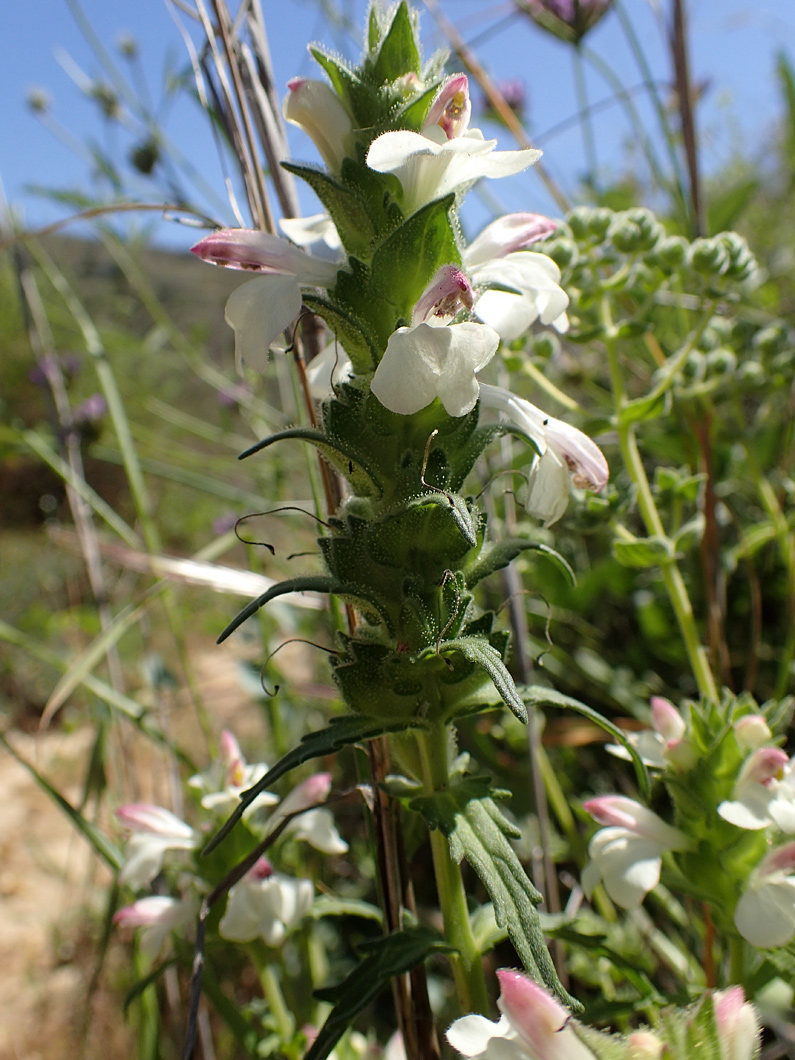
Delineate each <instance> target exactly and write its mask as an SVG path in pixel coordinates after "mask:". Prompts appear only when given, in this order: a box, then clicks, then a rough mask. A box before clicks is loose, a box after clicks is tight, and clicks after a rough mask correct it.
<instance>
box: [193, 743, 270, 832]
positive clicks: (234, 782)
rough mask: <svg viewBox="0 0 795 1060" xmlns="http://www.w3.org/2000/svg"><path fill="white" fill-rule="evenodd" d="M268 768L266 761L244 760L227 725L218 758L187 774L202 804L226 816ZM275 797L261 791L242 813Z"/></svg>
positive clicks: (268, 802) (266, 804) (254, 809)
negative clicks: (204, 768)
mask: <svg viewBox="0 0 795 1060" xmlns="http://www.w3.org/2000/svg"><path fill="white" fill-rule="evenodd" d="M267 772H268V766H267V764H266V763H265V762H254V763H248V762H246V760H245V758H244V757H243V752H242V751H241V750H240V745H239V744H238V742H237V739H236V738H235V736H234V734H233V733H232V732H230V731H229V729H224V730H223V732H222V733H221V739H220V746H219V756H218V758H217V759H216V760H215V762H213V763H212V765H211V766H210V767H209V769H206V770H205V771H204V772H203V773H196V774H195V775H194V776H192V777H190V778H189V779H188V785H189V787H191V788H194V789H195V790H196V791H199V792H201V804H202V806H203V807H204V808H205V810H213V811H214V812H215V813H219V814H222V815H223V816H226V815H227V814H230V813H232V811H233V810H234V809H235V808H236V806H237V805H238V803H239V802H240V796H241V795H242V794H243V793H244V792H245V791H248V789H249V788H253V787H254V785H255V784H256V783H257V781H259V780H261V779H262V777H264V776H265V774H266V773H267ZM278 801H279V797H278V795H274V794H273V792H270V791H262V792H260V794H259V795H258V796H257V797H256V798H255V799H254V801H253V802H252V803H251V804H250V805H249V806H247V807H246V810H245V814H244V816H246V817H248V816H250V815H251V814H252V813H256V812H257V810H260V809H262V808H263V807H265V806H275V805H276V803H277V802H278Z"/></svg>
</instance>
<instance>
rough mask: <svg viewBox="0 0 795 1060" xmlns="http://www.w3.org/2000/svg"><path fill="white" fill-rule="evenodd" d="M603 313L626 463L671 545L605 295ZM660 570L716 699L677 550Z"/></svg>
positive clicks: (704, 687) (690, 650)
mask: <svg viewBox="0 0 795 1060" xmlns="http://www.w3.org/2000/svg"><path fill="white" fill-rule="evenodd" d="M601 315H602V323H603V325H604V329H605V345H606V347H607V355H608V362H609V366H610V378H611V380H612V385H613V402H614V407H615V413H616V423H617V427H618V439H619V444H620V446H621V456H622V457H623V460H624V466H625V467H626V469H627V472H628V474H629V477H630V479H631V481H632V483H633V485H634V486H635V490H636V494H637V499H638V509H639V510H640V514H641V517H642V519H643V522H644V524H645V526H646V531H647V533H648V534H649V535H650V536H651V537H656V538H658V539H659V540H660V541H664V542H666V543H668V544H670V542H669V538H668V535H667V534H666V532H665V528H664V527H663V524H662V519H661V518H660V513H659V512H658V511H657V505H656V504H655V502H654V495H653V494H652V491H651V486H650V485H649V480H648V478H647V477H646V470H645V468H644V467H643V461H642V460H641V456H640V451H639V449H638V441H637V438H636V436H635V424H634V423H632V422H627V421H626V420H624V419H623V418H622V416H621V411H622V408H623V405H624V399H625V395H626V390H625V387H624V380H623V376H622V374H621V365H620V363H619V360H618V341H617V337H616V329H615V327H614V325H613V319H612V314H611V311H610V303H609V301H608V299H607V297H603V298H602V303H601ZM660 570H661V573H662V576H663V581H664V583H665V588H666V591H667V593H668V598H669V600H670V601H671V606H672V607H673V609H674V614H675V615H676V620H677V623H678V624H679V632H680V633H681V636H682V640H683V641H684V644H685V650H686V651H687V656H688V659H689V660H690V666H691V669H692V671H693V676H694V677H695V679H696V684H697V685H698V690H699V692H700V694H701V695H702V696H703V697H704V698H706V699H710V700H712V701H713V702H714V701H716V700H717V698H718V690H717V686H716V684H715V678H714V677H713V676H712V670H711V669H710V665H709V658H708V656H707V652H706V649H705V648H704V646H703V645H702V644H701V641H700V639H699V635H698V630H697V629H696V621H695V617H694V615H693V607H692V604H691V603H690V597H689V596H688V593H687V587H686V586H685V582H684V578H683V577H682V573H681V571H680V570H679V568H678V566H677V565H676V560H675V559H674V557H673V553H671V555H670V557H669V558H668V559H667V560H666V561H665V562H663V563H662V564H661V566H660Z"/></svg>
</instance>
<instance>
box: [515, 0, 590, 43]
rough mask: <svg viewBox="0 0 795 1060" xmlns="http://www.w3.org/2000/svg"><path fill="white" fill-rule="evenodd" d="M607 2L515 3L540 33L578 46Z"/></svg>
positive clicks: (557, 0)
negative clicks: (551, 35)
mask: <svg viewBox="0 0 795 1060" xmlns="http://www.w3.org/2000/svg"><path fill="white" fill-rule="evenodd" d="M610 2H611V0H517V5H516V6H517V7H518V8H519V9H520V10H521V11H525V12H526V13H527V14H528V15H529V16H530V18H532V20H533V21H534V22H535V23H536V25H538V26H541V28H542V29H545V30H548V31H549V32H550V33H554V35H555V36H556V37H559V38H560V39H561V40H565V41H567V42H568V43H569V44H579V42H580V41H581V40H582V38H583V37H584V36H585V34H586V33H588V31H589V30H591V29H593V27H594V26H595V25H596V23H597V22H598V21H599V19H600V18H601V17H602V16H603V15H604V14H605V12H606V11H607V9H608V8H609V7H610Z"/></svg>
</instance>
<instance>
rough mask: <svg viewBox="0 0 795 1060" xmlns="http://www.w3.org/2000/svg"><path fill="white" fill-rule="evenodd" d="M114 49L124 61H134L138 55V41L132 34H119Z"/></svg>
mask: <svg viewBox="0 0 795 1060" xmlns="http://www.w3.org/2000/svg"><path fill="white" fill-rule="evenodd" d="M116 47H117V48H118V49H119V51H120V52H121V54H122V55H123V56H124V58H125V59H134V58H135V56H136V55H137V54H138V41H137V40H136V39H135V37H133V35H132V33H120V34H119V36H118V37H117V38H116Z"/></svg>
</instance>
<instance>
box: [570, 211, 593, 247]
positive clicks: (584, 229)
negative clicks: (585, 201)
mask: <svg viewBox="0 0 795 1060" xmlns="http://www.w3.org/2000/svg"><path fill="white" fill-rule="evenodd" d="M592 213H593V211H592V209H591V207H590V206H577V207H575V208H574V209H573V210H571V211H570V212H569V213H568V214H567V215H566V223H567V224H568V226H569V228H570V229H571V234H572V235H573V236H574V238H575V239H587V237H588V233H589V228H590V223H591V214H592Z"/></svg>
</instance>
